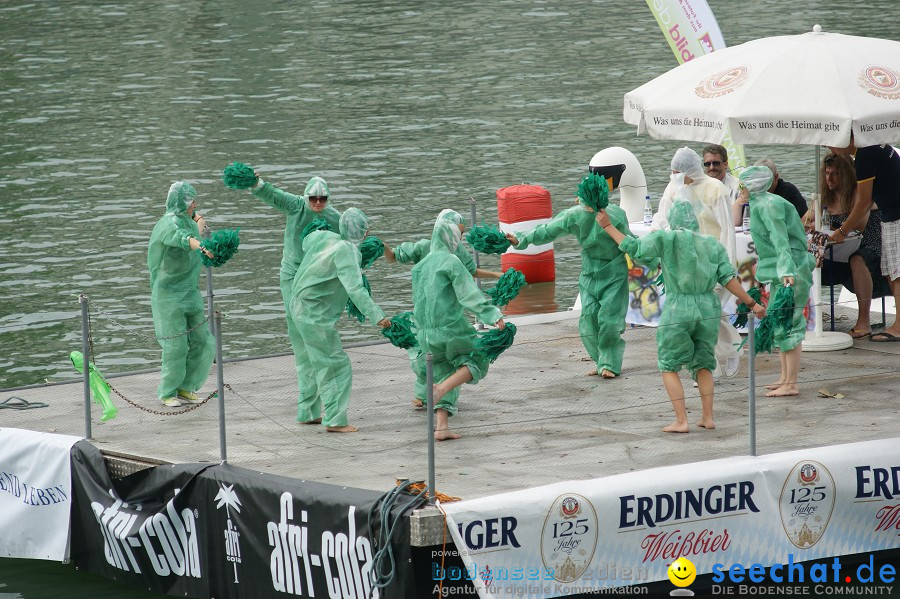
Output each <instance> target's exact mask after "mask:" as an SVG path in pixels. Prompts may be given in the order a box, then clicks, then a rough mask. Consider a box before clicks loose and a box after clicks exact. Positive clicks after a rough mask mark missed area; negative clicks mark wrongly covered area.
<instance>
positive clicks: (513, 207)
mask: <svg viewBox="0 0 900 599" xmlns="http://www.w3.org/2000/svg"><path fill="white" fill-rule="evenodd" d="M497 213H498V216H499V219H498V220H499V221H500V229H501V230H502V231H504V232H511V233H519V232H524V231H530V230H531V229H533V228H534V227H536V226H537V225H540V224H542V223H546V222H547V221H549V220H550V218H551V217H552V216H553V203H552V202H551V201H550V192H549V191H547V190H546V189H544V188H543V187H540V186H539V185H513V186H511V187H503V188H501V189H498V190H497ZM500 265H501V266H502V267H503V271H504V272H505V271H506V270H508V269H510V268H515V269H516V270H519V271H521V272H522V274H524V275H525V280H526V281H527V282H528V283H544V282H547V281H553V280H555V279H556V264H555V262H554V257H553V243H547V244H544V245H532V246H529V247H527V248H525V249H524V250H517V249H514V248H509V249H508V250H506V253H504V254H503V255H502V256H500Z"/></svg>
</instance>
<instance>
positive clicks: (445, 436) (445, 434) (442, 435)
mask: <svg viewBox="0 0 900 599" xmlns="http://www.w3.org/2000/svg"><path fill="white" fill-rule="evenodd" d="M459 438H460V437H459V435H457V434H456V433H454V432H453V431H451V430H450V429H449V428H442V429H441V430H439V431H434V440H435V441H451V440H453V439H459Z"/></svg>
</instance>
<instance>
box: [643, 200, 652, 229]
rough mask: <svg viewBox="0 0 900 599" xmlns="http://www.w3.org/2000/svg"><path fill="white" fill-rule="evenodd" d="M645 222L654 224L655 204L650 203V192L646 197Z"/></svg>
mask: <svg viewBox="0 0 900 599" xmlns="http://www.w3.org/2000/svg"><path fill="white" fill-rule="evenodd" d="M644 224H645V225H647V226H650V225H651V224H653V204H651V203H650V194H647V196H646V197H644Z"/></svg>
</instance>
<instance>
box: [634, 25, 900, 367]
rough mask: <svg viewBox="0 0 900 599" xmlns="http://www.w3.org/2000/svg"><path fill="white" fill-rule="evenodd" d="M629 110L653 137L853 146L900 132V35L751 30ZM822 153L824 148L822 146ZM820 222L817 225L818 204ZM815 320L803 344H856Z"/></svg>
mask: <svg viewBox="0 0 900 599" xmlns="http://www.w3.org/2000/svg"><path fill="white" fill-rule="evenodd" d="M623 118H624V119H625V122H626V123H629V124H632V125H637V127H638V133H643V132H647V133H649V134H650V135H651V136H652V137H654V138H657V139H677V140H690V141H698V142H707V143H709V142H712V143H721V142H722V140H723V137H724V135H725V131H726V128H727V129H729V130H730V132H731V137H732V139H733V140H734V142H735V143H740V144H811V145H816V146H818V145H828V146H833V147H846V146H847V145H849V143H850V132H851V131H852V132H853V134H854V142H855V144H856V146H857V147H863V146H868V145H875V144H882V143H891V142H894V141H897V140H900V42H897V41H893V40H886V39H877V38H867V37H858V36H851V35H842V34H838V33H825V32H823V31H822V29H821V27H819V26H818V25H816V26H815V27H814V28H813V31H812V32H811V33H804V34H801V35H787V36H776V37H768V38H762V39H758V40H753V41H750V42H746V43H744V44H740V45H738V46H732V47H730V48H723V49H721V50H717V51H716V52H713V53H711V54H706V55H703V56H699V57H697V58H695V59H694V60H691V61H689V62H686V63H684V64H682V65H679V66H678V67H675V68H674V69H672V70H670V71H668V72H667V73H664V74H662V75H660V76H659V77H656V78H655V79H653V80H651V81H649V82H647V83H645V84H644V85H642V86H640V87H638V88H637V89H634V90H632V91H630V92H628V93H627V94H625V99H624V110H623ZM817 157H818V151H817ZM816 226H817V228H818V227H819V226H820V222H819V210H816ZM820 281H821V272H820V271H819V269H816V271H815V272H814V288H815V295H816V298H817V299H818V298H819V296H820V292H819V290H820V285H821V283H820ZM821 312H822V310H821V304H820V303H818V304H817V306H816V327H815V331H814V334H813V335H807V339H806V341H805V342H804V346H803V348H804V350H807V351H828V350H835V349H844V348H845V347H849V346H851V345H852V344H853V340H852V339H851V338H850V336H849V335H847V334H845V333H834V332H830V333H825V332H823V331H822V313H821Z"/></svg>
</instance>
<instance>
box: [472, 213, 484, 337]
mask: <svg viewBox="0 0 900 599" xmlns="http://www.w3.org/2000/svg"><path fill="white" fill-rule="evenodd" d="M469 210H470V211H471V213H472V226H473V227H474V226H475V223H476V222H477V219H478V215H477V213H476V211H475V198H471V197H470V198H469ZM472 255H473V256H474V258H475V269H476V270H477V269H479V268H481V258H480V257H479V255H478V250H476V249H475V248H472ZM475 284H476V285H478V290H479V291H481V278H480V277H475ZM475 328H476V329H478V330H479V331H483V330H484V325H483V324H481V323H480V322H478V323H476V324H475Z"/></svg>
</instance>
